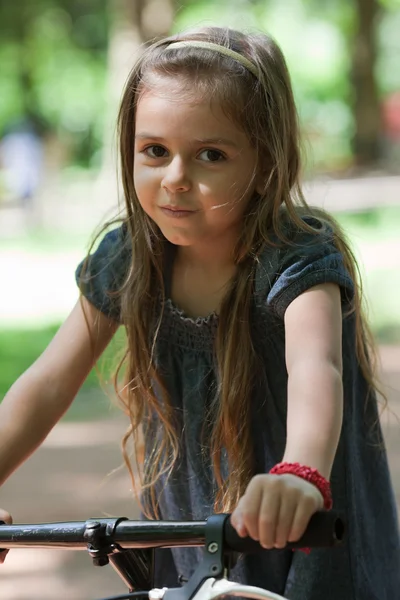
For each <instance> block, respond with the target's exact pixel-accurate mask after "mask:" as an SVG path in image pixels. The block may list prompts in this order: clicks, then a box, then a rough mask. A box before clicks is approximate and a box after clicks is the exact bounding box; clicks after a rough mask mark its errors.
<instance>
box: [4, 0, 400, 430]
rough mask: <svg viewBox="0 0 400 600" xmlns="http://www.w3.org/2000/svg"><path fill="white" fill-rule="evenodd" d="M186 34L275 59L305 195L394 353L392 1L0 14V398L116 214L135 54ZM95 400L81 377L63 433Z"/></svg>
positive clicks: (397, 111)
mask: <svg viewBox="0 0 400 600" xmlns="http://www.w3.org/2000/svg"><path fill="white" fill-rule="evenodd" d="M198 24H219V25H229V26H232V27H237V28H240V29H262V30H265V31H267V32H269V33H270V34H272V35H273V36H274V37H275V39H276V40H277V41H278V43H279V44H280V45H281V47H282V49H283V52H284V54H285V56H286V58H287V62H288V65H289V69H290V72H291V74H292V80H293V85H294V90H295V95H296V100H297V104H298V110H299V114H300V119H301V125H302V129H303V133H304V139H305V146H306V155H307V162H306V167H305V179H306V180H307V186H306V192H307V193H306V195H307V197H309V199H310V202H311V203H315V204H319V205H321V206H325V207H326V208H328V209H330V210H332V211H333V212H334V213H335V216H336V217H337V218H338V220H339V221H340V223H341V224H342V225H343V226H344V228H345V231H346V233H347V234H348V237H349V238H350V240H351V241H352V243H353V246H354V249H355V252H356V255H357V257H358V258H359V260H360V265H361V270H362V273H363V275H364V282H365V297H366V300H368V303H369V315H370V320H371V324H372V328H373V331H374V333H375V335H376V338H377V340H378V342H379V343H380V344H398V343H400V309H399V298H400V236H399V231H400V167H399V165H400V163H399V161H400V36H399V31H400V3H399V0H323V1H321V0H318V1H317V0H303V1H301V0H229V1H228V0H218V1H216V0H180V2H177V1H174V0H35V2H32V1H30V0H18V1H14V2H9V0H0V65H1V69H0V273H1V279H0V281H1V283H2V289H1V295H0V398H1V397H2V396H3V395H4V394H5V392H6V391H7V389H8V388H9V386H10V385H11V384H12V382H13V381H14V380H15V379H16V378H17V377H18V375H19V374H20V373H22V372H23V371H24V370H25V369H26V368H27V367H28V366H29V365H30V364H31V363H32V362H33V361H34V360H35V358H36V357H37V356H38V354H39V353H40V352H41V351H42V350H43V349H44V347H45V346H46V345H47V343H48V342H49V340H50V339H51V337H52V336H53V335H54V332H55V331H56V329H57V327H58V326H59V324H60V323H61V321H62V319H63V318H64V317H65V316H66V314H67V313H68V311H69V310H70V308H71V307H72V306H73V304H74V302H75V301H76V298H77V291H76V287H75V282H74V270H75V267H76V265H77V264H78V262H79V261H80V260H81V258H82V257H83V256H84V253H85V252H86V250H87V248H88V247H89V242H90V239H91V238H92V234H93V231H94V229H95V227H96V226H98V224H99V223H100V222H101V221H102V220H104V219H105V218H106V217H108V216H110V215H114V214H115V212H116V208H117V206H118V202H119V193H120V190H119V187H118V185H117V177H116V148H115V118H116V111H117V107H118V99H119V97H120V94H121V90H122V86H123V83H124V80H125V78H126V76H127V74H128V72H129V69H130V67H131V66H132V63H133V61H134V59H135V56H137V54H138V52H140V45H141V44H142V43H144V42H147V41H148V40H150V39H153V38H155V37H159V36H163V35H165V34H167V33H168V32H171V31H173V32H177V31H179V30H181V29H183V28H186V27H189V26H193V25H198ZM16 172H17V177H16V176H15V173H16ZM22 173H25V175H24V176H22V175H21V174H22ZM121 341H122V336H120V337H119V338H118V339H117V340H116V341H115V344H114V345H112V346H111V347H110V348H109V349H108V350H107V353H106V356H105V367H104V372H105V378H106V379H107V377H108V375H109V373H110V372H111V366H110V365H111V363H112V362H113V357H114V355H115V353H116V348H118V347H119V346H120V345H121ZM97 386H98V383H97V376H96V374H95V373H93V374H92V375H91V376H90V377H89V379H88V380H87V382H86V384H85V386H84V389H83V392H82V394H81V395H80V398H79V400H78V401H77V402H75V404H74V405H73V408H72V409H71V411H70V412H69V413H68V415H67V417H66V418H69V419H82V418H92V417H93V416H96V417H99V416H101V415H103V414H104V415H105V414H109V409H108V401H107V400H106V398H105V396H104V395H101V394H100V393H99V392H98V387H97ZM93 394H96V395H98V396H99V397H100V398H103V400H100V401H98V402H97V403H96V414H95V415H93Z"/></svg>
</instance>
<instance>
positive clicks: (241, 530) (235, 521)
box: [231, 497, 249, 537]
mask: <svg viewBox="0 0 400 600" xmlns="http://www.w3.org/2000/svg"><path fill="white" fill-rule="evenodd" d="M242 500H243V497H242V498H241V499H240V500H239V503H238V505H237V507H236V508H235V510H234V511H233V513H232V514H231V524H232V525H233V527H234V528H235V529H236V532H237V534H238V535H240V537H246V536H248V535H249V532H248V531H247V529H246V527H245V524H244V522H243V516H242V510H241V507H242Z"/></svg>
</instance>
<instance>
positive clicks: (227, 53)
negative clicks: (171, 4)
mask: <svg viewBox="0 0 400 600" xmlns="http://www.w3.org/2000/svg"><path fill="white" fill-rule="evenodd" d="M167 48H168V49H169V48H205V49H207V50H214V51H215V52H219V53H220V54H224V55H225V56H230V57H231V58H233V59H235V60H237V61H238V62H240V63H241V64H242V65H243V66H244V67H246V69H248V70H249V71H250V72H251V73H253V75H254V76H255V77H257V79H258V70H257V67H256V66H255V65H254V64H253V63H252V62H250V61H249V60H248V59H247V58H245V57H244V56H242V55H241V54H239V52H235V51H234V50H231V49H230V48H227V47H226V46H220V45H219V44H213V43H212V42H197V41H194V40H193V41H187V42H172V44H169V46H167Z"/></svg>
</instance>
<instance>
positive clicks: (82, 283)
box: [75, 222, 132, 321]
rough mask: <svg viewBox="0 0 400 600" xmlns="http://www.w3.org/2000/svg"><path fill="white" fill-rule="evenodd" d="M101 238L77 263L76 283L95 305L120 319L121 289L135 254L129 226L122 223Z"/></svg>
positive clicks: (101, 235)
mask: <svg viewBox="0 0 400 600" xmlns="http://www.w3.org/2000/svg"><path fill="white" fill-rule="evenodd" d="M115 224H116V223H114V225H115ZM98 238H99V239H100V242H99V243H98V244H96V246H95V249H93V250H91V251H90V253H89V254H88V255H87V256H86V257H85V258H84V259H83V260H82V261H81V262H80V264H79V265H78V267H77V269H76V272H75V278H76V282H77V284H78V287H79V289H80V291H81V293H82V294H83V295H84V296H85V297H86V298H87V299H88V300H89V301H90V302H91V303H92V304H93V305H94V306H95V307H96V308H98V309H99V310H100V311H102V312H103V313H105V314H106V315H107V316H109V317H111V318H113V319H115V320H117V321H119V320H120V306H119V299H118V292H119V290H120V289H121V287H122V285H123V282H124V280H125V278H126V276H127V274H128V270H129V268H130V264H131V256H132V251H131V244H130V238H129V232H128V227H127V225H126V223H125V222H121V223H120V224H119V225H118V226H117V227H114V228H113V229H111V230H108V231H107V232H106V233H103V234H100V235H99V236H98Z"/></svg>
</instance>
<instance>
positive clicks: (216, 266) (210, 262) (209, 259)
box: [177, 244, 235, 272]
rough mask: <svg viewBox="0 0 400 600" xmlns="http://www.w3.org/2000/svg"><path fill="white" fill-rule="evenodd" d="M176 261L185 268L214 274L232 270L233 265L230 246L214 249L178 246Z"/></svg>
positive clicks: (210, 245)
mask: <svg viewBox="0 0 400 600" xmlns="http://www.w3.org/2000/svg"><path fill="white" fill-rule="evenodd" d="M177 260H178V261H179V263H180V264H181V265H185V266H186V267H187V268H193V269H201V270H204V271H210V272H215V271H219V270H225V269H232V268H233V267H234V265H235V261H234V254H233V248H232V245H230V246H229V247H225V248H224V247H221V246H220V245H219V246H218V248H216V247H215V246H214V245H212V244H209V245H206V244H204V246H178V247H177Z"/></svg>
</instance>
